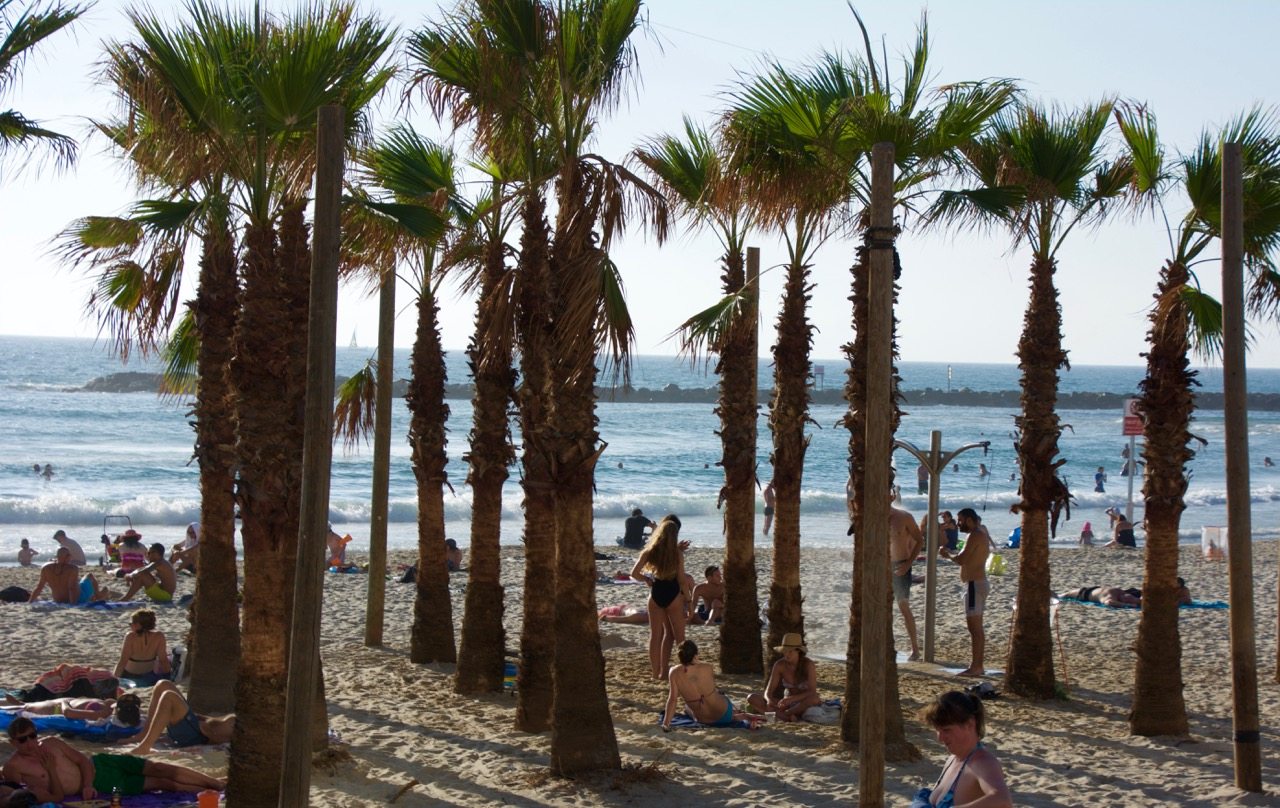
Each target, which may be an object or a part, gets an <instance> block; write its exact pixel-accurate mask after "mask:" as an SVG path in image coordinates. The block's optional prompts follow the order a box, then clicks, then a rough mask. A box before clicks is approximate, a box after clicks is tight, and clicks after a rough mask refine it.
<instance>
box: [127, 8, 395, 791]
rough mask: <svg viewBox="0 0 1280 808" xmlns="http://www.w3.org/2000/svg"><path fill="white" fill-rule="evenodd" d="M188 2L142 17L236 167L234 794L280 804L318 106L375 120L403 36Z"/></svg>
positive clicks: (213, 142) (171, 82)
mask: <svg viewBox="0 0 1280 808" xmlns="http://www.w3.org/2000/svg"><path fill="white" fill-rule="evenodd" d="M189 14H190V20H189V22H186V23H183V24H181V25H179V26H178V27H177V28H176V29H175V30H172V31H170V30H167V29H166V28H165V27H164V26H163V24H162V23H160V22H159V21H157V20H155V19H153V18H151V17H149V16H147V15H145V14H144V13H142V12H131V14H130V21H131V22H132V23H133V25H134V28H135V29H136V32H137V36H138V38H139V40H140V42H141V44H140V46H139V49H140V50H141V52H142V53H143V54H144V59H145V63H146V65H147V67H148V69H149V70H151V71H152V72H154V73H155V75H156V76H157V77H159V78H160V79H161V80H163V81H164V83H165V89H166V91H168V92H170V93H172V94H173V96H174V97H175V99H176V100H177V102H178V103H179V104H180V106H181V108H182V109H183V110H184V112H185V113H186V116H187V121H186V124H187V126H189V127H190V128H191V129H192V130H194V131H195V132H197V133H199V134H200V135H201V136H202V137H203V138H204V139H205V140H206V141H207V142H208V143H209V144H210V145H209V148H210V149H211V151H212V152H214V153H215V154H216V155H217V159H218V161H219V163H220V164H221V165H223V166H225V169H226V171H227V174H228V176H230V177H232V178H234V181H235V182H236V186H235V194H236V200H237V202H236V205H237V207H238V208H239V210H240V211H241V212H242V214H243V216H244V219H245V230H244V247H243V253H242V260H241V277H242V280H243V288H242V293H241V307H240V317H239V320H238V322H237V326H236V332H235V346H236V347H235V358H234V359H233V361H232V366H231V373H230V382H231V384H230V387H231V390H232V392H233V393H234V395H235V396H236V399H235V400H236V404H237V406H238V411H237V418H236V427H237V456H238V460H239V463H240V465H239V479H238V484H237V489H236V499H237V504H238V505H239V509H240V514H241V516H242V518H243V527H242V534H243V538H244V548H245V588H244V614H243V618H244V619H243V624H242V625H243V646H242V647H243V652H242V655H241V660H240V669H239V678H238V681H237V690H236V706H237V711H238V715H239V717H240V720H238V721H237V722H236V736H235V738H234V739H233V743H232V754H231V762H230V772H229V778H228V789H229V794H231V795H232V798H233V799H235V800H237V801H246V802H255V803H256V802H263V803H268V802H269V803H274V802H276V801H277V800H276V795H277V791H278V787H279V770H278V764H277V761H278V760H279V759H280V754H281V748H282V741H283V738H282V734H281V731H282V727H283V723H284V722H283V707H284V699H283V698H282V694H283V688H284V683H285V680H286V677H287V659H286V651H285V649H286V648H287V647H288V643H287V641H286V638H287V627H288V626H289V612H290V610H291V602H292V597H291V594H290V593H292V591H293V570H294V561H295V556H296V539H295V537H296V536H297V535H298V518H299V514H298V506H299V504H298V499H297V491H298V489H299V479H300V475H301V468H300V458H301V454H302V452H301V445H302V422H301V415H300V414H301V413H302V411H303V407H302V402H303V397H304V392H305V350H304V347H305V345H304V339H305V337H304V335H305V333H306V318H307V308H308V294H307V292H308V286H309V278H310V272H309V270H310V251H309V246H308V232H307V226H306V221H305V218H304V209H305V207H306V198H305V194H306V193H307V190H308V185H309V178H310V176H311V174H312V171H313V163H314V124H313V121H314V119H315V116H316V111H317V110H318V109H319V107H320V106H323V105H325V104H339V105H341V106H343V108H344V109H345V111H346V116H347V117H346V125H347V131H348V132H351V133H353V134H358V133H360V132H361V131H363V129H364V120H365V119H364V115H365V109H366V107H367V105H368V103H369V102H370V101H371V100H372V99H373V98H374V97H376V95H377V94H378V93H379V92H380V91H381V89H382V88H383V87H384V86H385V84H386V83H387V81H388V80H389V79H390V76H391V73H390V71H389V70H387V69H384V68H380V67H379V66H378V65H379V62H380V61H381V59H382V58H383V55H384V54H385V53H386V51H387V49H388V48H389V46H390V37H389V35H388V33H387V30H386V28H385V26H384V25H383V24H381V23H380V22H379V21H377V20H376V19H373V18H362V17H359V16H357V14H356V12H355V10H354V7H353V6H352V5H349V4H334V5H330V6H326V7H314V8H310V9H307V10H305V11H302V12H298V13H297V14H295V15H293V16H291V17H288V18H284V19H275V18H263V17H260V16H257V15H255V16H253V17H250V16H247V15H243V14H237V13H236V12H232V11H226V10H221V9H215V8H213V7H211V6H209V5H206V4H205V3H203V2H200V0H197V1H196V2H193V3H192V4H191V5H190V6H189ZM317 718H318V719H320V720H318V721H317V724H316V727H317V730H319V731H318V732H317V736H319V737H318V738H317V741H318V742H319V743H323V740H322V738H323V736H322V735H321V732H322V730H323V727H324V721H323V713H319V714H318V716H317Z"/></svg>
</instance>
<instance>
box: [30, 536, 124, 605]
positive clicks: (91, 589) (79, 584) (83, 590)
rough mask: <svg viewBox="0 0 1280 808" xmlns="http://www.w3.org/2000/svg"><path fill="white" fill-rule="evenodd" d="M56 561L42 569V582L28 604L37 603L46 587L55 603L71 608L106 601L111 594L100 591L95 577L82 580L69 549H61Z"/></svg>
mask: <svg viewBox="0 0 1280 808" xmlns="http://www.w3.org/2000/svg"><path fill="white" fill-rule="evenodd" d="M56 559H57V560H56V561H51V562H49V563H48V564H45V565H44V566H43V567H41V568H40V581H39V582H38V583H37V584H36V588H35V589H33V590H31V597H30V598H28V599H27V602H28V603H35V602H36V600H37V599H38V598H39V597H40V593H41V592H43V591H44V588H45V587H46V586H47V587H49V597H51V598H53V601H54V603H66V604H68V605H71V606H76V605H78V604H81V603H89V602H90V601H94V600H105V599H106V598H107V596H108V595H109V594H110V593H109V592H108V591H107V590H105V589H102V590H99V589H98V579H97V578H94V577H93V575H86V576H84V578H83V579H81V578H80V570H78V569H76V566H75V565H74V564H72V563H71V551H70V550H68V549H67V548H65V547H59V548H58V553H57V556H56Z"/></svg>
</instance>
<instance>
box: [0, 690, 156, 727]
mask: <svg viewBox="0 0 1280 808" xmlns="http://www.w3.org/2000/svg"><path fill="white" fill-rule="evenodd" d="M0 710H5V711H7V712H11V713H24V714H26V715H29V716H30V715H60V716H62V717H63V718H70V719H73V720H75V719H79V720H83V721H101V720H102V719H104V718H111V717H112V716H115V717H116V720H117V721H118V722H119V723H120V724H121V725H122V726H126V727H136V726H138V724H139V723H141V721H142V700H141V699H139V698H138V697H137V696H136V695H134V694H133V693H125V694H124V695H122V696H121V697H120V698H119V699H84V698H81V699H78V698H65V697H64V698H58V699H49V700H47V701H29V702H27V703H26V704H16V705H4V706H3V707H0Z"/></svg>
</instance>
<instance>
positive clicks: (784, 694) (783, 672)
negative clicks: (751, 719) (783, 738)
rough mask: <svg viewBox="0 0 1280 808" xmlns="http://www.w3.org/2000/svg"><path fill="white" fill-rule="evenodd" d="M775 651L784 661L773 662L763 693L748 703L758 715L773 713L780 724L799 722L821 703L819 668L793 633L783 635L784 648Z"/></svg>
mask: <svg viewBox="0 0 1280 808" xmlns="http://www.w3.org/2000/svg"><path fill="white" fill-rule="evenodd" d="M773 650H775V651H777V652H778V653H779V654H782V658H781V659H779V660H778V661H777V662H775V663H773V670H772V671H770V673H769V683H768V684H766V685H765V688H764V693H752V694H751V695H750V696H748V697H747V702H748V703H749V704H750V705H751V708H752V709H753V710H755V711H756V712H758V713H774V714H775V715H777V717H778V720H779V721H799V720H800V716H802V715H804V711H805V710H807V709H809V708H810V707H817V706H818V705H819V704H821V703H822V698H821V697H820V696H819V695H818V666H817V665H814V664H813V660H812V659H809V657H808V656H806V652H807V651H808V649H807V648H805V645H804V641H803V639H802V638H801V637H800V635H799V634H796V633H794V632H793V633H790V634H784V635H782V645H776V646H774V648H773Z"/></svg>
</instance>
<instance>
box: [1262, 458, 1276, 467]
mask: <svg viewBox="0 0 1280 808" xmlns="http://www.w3.org/2000/svg"><path fill="white" fill-rule="evenodd" d="M1262 465H1264V466H1266V467H1267V468H1274V467H1275V465H1276V464H1275V463H1273V462H1271V458H1269V457H1264V458H1262Z"/></svg>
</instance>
